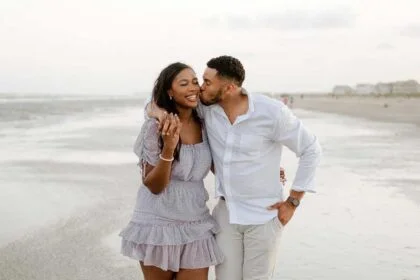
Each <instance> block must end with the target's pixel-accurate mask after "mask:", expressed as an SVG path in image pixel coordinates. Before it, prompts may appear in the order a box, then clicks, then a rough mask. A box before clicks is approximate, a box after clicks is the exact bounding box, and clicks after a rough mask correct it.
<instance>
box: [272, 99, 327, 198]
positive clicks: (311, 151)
mask: <svg viewBox="0 0 420 280" xmlns="http://www.w3.org/2000/svg"><path fill="white" fill-rule="evenodd" d="M277 113H278V114H277V115H276V118H275V120H274V129H273V140H274V141H277V142H280V143H282V144H283V145H284V146H286V147H288V148H289V149H290V150H292V151H293V152H294V153H295V154H296V156H297V157H299V165H298V169H297V171H296V176H295V179H294V181H293V185H292V190H295V191H304V192H315V171H316V168H317V166H318V165H319V162H320V159H321V153H322V150H321V146H320V144H319V142H318V139H317V138H316V136H315V135H314V134H312V133H311V132H310V131H309V130H308V129H307V128H306V127H305V126H304V125H303V123H302V121H301V120H299V119H298V118H297V117H296V116H295V115H294V114H293V113H292V111H291V110H290V109H289V108H288V107H287V106H286V105H284V104H280V108H279V110H277Z"/></svg>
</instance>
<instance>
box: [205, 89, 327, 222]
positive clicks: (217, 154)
mask: <svg viewBox="0 0 420 280" xmlns="http://www.w3.org/2000/svg"><path fill="white" fill-rule="evenodd" d="M247 94H248V97H249V98H248V101H249V108H248V112H247V113H246V114H244V115H241V116H238V117H237V119H236V120H235V122H234V124H231V123H230V121H229V119H228V117H227V116H226V114H225V112H224V110H223V108H222V107H221V106H220V105H218V104H215V105H211V106H204V105H203V104H200V105H199V107H198V112H199V115H200V117H202V118H203V119H204V122H205V127H206V129H207V135H208V140H209V143H210V148H211V152H212V157H213V163H214V169H215V183H216V186H215V187H216V191H215V193H216V197H220V196H223V197H224V198H225V200H226V203H227V206H228V210H229V221H230V223H231V224H241V225H253V224H263V223H266V222H267V221H269V220H270V219H272V218H274V217H275V216H276V215H277V211H275V210H268V209H267V207H268V206H270V205H271V204H274V203H276V202H278V201H281V200H283V185H282V183H281V182H280V159H281V155H282V149H283V146H286V147H288V148H289V149H290V150H292V151H293V152H294V153H295V154H296V155H297V156H298V157H299V166H298V169H297V172H296V176H295V179H294V182H293V184H292V189H293V190H296V191H305V192H315V184H314V177H315V170H316V167H317V165H318V163H319V161H320V156H321V148H320V145H319V143H318V141H317V138H316V137H315V136H314V135H313V134H312V133H310V132H309V131H308V130H307V129H306V128H305V127H304V126H303V124H302V122H301V121H300V120H299V119H297V118H296V117H295V115H294V114H293V113H292V112H291V111H290V110H289V108H288V107H287V106H286V105H284V104H283V103H282V102H280V101H278V100H275V99H271V98H269V97H266V96H264V95H255V96H254V95H251V94H249V93H247Z"/></svg>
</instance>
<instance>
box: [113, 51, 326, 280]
mask: <svg viewBox="0 0 420 280" xmlns="http://www.w3.org/2000/svg"><path fill="white" fill-rule="evenodd" d="M244 79H245V70H244V68H243V66H242V64H241V62H240V61H239V60H238V59H236V58H233V57H230V56H220V57H217V58H213V59H211V60H210V61H209V62H208V63H207V68H206V70H205V72H204V75H203V80H204V81H203V84H202V85H201V87H200V85H199V83H198V79H197V77H196V74H195V72H194V71H193V69H192V68H191V67H189V66H187V65H185V64H182V63H174V64H171V65H169V66H168V67H166V68H165V69H164V70H163V71H162V72H161V73H160V75H159V77H158V79H157V80H156V83H155V86H154V89H153V102H152V103H151V104H150V105H148V107H153V108H151V109H150V108H148V110H147V112H148V113H147V114H149V115H150V117H149V116H147V114H146V116H145V123H144V124H143V127H142V129H141V132H140V135H139V137H138V138H137V141H136V144H135V147H134V150H135V153H136V154H137V155H138V157H139V160H140V162H139V165H140V167H141V169H142V171H141V172H142V177H143V178H142V179H143V184H142V185H141V187H140V188H139V190H138V194H137V203H136V206H135V210H134V214H133V216H132V219H131V221H130V223H129V224H128V226H127V227H126V228H125V229H124V230H123V231H122V232H121V234H120V235H121V237H122V249H121V250H122V253H123V254H124V255H126V256H128V257H131V258H134V259H136V260H139V261H140V265H141V268H142V271H143V274H144V277H145V279H146V280H153V279H174V278H176V279H178V280H180V279H194V280H201V279H203V280H204V279H207V276H208V268H209V267H210V266H212V265H215V266H216V279H218V280H240V279H271V277H272V275H273V271H274V267H275V263H276V252H277V249H278V245H279V241H280V236H281V233H282V231H283V228H284V226H285V225H286V224H287V223H288V222H289V220H290V219H291V218H292V216H293V214H294V212H295V210H296V208H297V207H298V206H299V203H300V200H301V199H302V197H303V195H304V193H305V192H314V187H315V186H314V176H315V169H316V167H317V165H318V163H319V159H320V155H321V149H320V146H319V143H318V141H317V139H316V137H315V136H314V135H313V134H311V133H310V132H309V131H308V130H307V129H306V128H305V127H304V126H303V124H302V122H301V121H300V120H299V119H297V118H296V117H295V116H294V115H293V114H292V112H291V111H290V110H289V109H288V108H287V107H286V106H285V105H284V104H283V103H281V102H279V101H276V100H274V99H270V98H268V97H265V96H262V95H251V94H249V93H247V91H246V90H245V89H243V88H242V83H243V81H244ZM199 99H200V100H199ZM155 105H157V106H155ZM157 107H159V108H157ZM163 110H164V111H165V113H163ZM145 111H146V110H145ZM152 117H156V118H158V119H159V121H156V119H155V118H152ZM283 146H286V147H288V148H289V149H291V150H292V151H293V152H295V153H296V155H297V156H298V157H299V158H300V160H299V166H298V169H297V173H296V176H295V180H294V182H293V185H292V190H291V192H290V195H289V197H288V198H287V199H286V200H285V201H283V199H282V198H283V187H282V183H281V181H280V179H279V170H280V159H281V154H282V148H283ZM210 170H212V171H213V172H214V174H215V181H216V196H217V197H218V198H219V200H218V203H217V205H216V207H215V208H214V210H213V213H212V215H211V214H210V212H209V209H208V208H207V206H206V201H207V200H208V193H207V192H206V190H205V188H204V183H203V179H204V177H205V176H206V175H207V174H208V172H209V171H210Z"/></svg>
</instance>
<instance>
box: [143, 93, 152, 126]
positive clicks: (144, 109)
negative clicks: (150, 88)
mask: <svg viewBox="0 0 420 280" xmlns="http://www.w3.org/2000/svg"><path fill="white" fill-rule="evenodd" d="M151 102H152V96H151V95H150V96H149V97H148V98H146V100H145V101H144V107H143V115H144V116H143V117H144V120H145V121H147V120H149V119H150V117H149V116H148V115H147V111H146V109H147V106H148V105H149V104H150V103H151Z"/></svg>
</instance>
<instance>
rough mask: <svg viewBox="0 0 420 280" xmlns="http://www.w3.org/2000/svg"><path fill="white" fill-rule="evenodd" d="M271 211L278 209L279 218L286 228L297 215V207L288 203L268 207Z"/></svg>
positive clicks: (278, 203)
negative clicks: (294, 215) (295, 214)
mask: <svg viewBox="0 0 420 280" xmlns="http://www.w3.org/2000/svg"><path fill="white" fill-rule="evenodd" d="M268 209H269V210H274V209H277V217H278V218H279V221H280V223H281V224H282V225H283V226H285V225H287V223H288V222H289V221H290V219H292V217H293V214H294V213H295V210H296V207H294V206H293V205H291V204H290V203H289V202H287V201H283V202H277V203H275V204H273V205H271V206H269V207H268Z"/></svg>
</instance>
